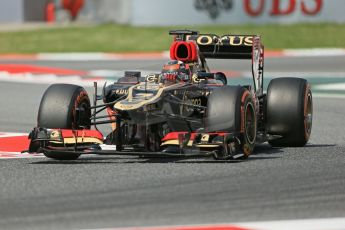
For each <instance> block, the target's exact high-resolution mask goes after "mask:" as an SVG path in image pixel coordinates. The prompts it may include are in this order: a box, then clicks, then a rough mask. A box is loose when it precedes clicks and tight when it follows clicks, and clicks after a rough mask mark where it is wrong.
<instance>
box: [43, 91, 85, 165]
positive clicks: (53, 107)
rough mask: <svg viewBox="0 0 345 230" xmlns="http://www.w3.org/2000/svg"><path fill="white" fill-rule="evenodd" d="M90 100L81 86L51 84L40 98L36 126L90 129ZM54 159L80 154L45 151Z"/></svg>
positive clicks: (75, 157) (71, 158) (69, 157)
mask: <svg viewBox="0 0 345 230" xmlns="http://www.w3.org/2000/svg"><path fill="white" fill-rule="evenodd" d="M90 117H91V110H90V100H89V96H88V94H87V92H86V90H85V89H84V88H83V87H80V86H77V85H70V84H53V85H51V86H49V88H48V89H47V90H46V91H45V92H44V94H43V97H42V99H41V103H40V107H39V111H38V118H37V126H38V127H41V128H49V129H90ZM44 155H45V156H46V157H49V158H52V159H56V160H75V159H77V158H78V157H79V156H80V154H77V153H73V152H69V153H63V154H62V153H51V152H45V153H44Z"/></svg>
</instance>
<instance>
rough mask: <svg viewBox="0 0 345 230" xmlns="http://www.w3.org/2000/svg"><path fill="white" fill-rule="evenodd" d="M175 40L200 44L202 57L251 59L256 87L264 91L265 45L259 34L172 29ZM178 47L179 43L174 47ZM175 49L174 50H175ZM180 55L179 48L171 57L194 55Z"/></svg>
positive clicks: (182, 57)
mask: <svg viewBox="0 0 345 230" xmlns="http://www.w3.org/2000/svg"><path fill="white" fill-rule="evenodd" d="M169 34H170V35H174V36H175V37H174V41H175V43H176V42H181V43H186V42H187V43H188V42H192V43H195V44H196V45H197V46H198V55H199V57H200V58H201V59H204V58H216V59H251V60H252V73H253V81H254V89H255V91H256V92H257V94H258V95H261V94H262V93H263V69H264V46H263V44H262V42H261V37H260V36H258V35H223V36H218V35H215V34H199V32H198V31H191V30H172V31H170V32H169ZM176 47H177V48H178V45H177V46H175V47H174V49H175V48H176ZM174 49H173V50H174ZM181 53H182V55H180V56H179V52H178V49H175V53H174V54H173V55H172V56H171V57H175V58H177V59H179V58H180V57H181V58H180V59H182V60H183V61H184V60H188V58H189V57H192V56H193V55H192V54H191V55H189V54H188V52H186V53H187V54H186V55H184V53H183V52H181ZM184 57H186V58H184Z"/></svg>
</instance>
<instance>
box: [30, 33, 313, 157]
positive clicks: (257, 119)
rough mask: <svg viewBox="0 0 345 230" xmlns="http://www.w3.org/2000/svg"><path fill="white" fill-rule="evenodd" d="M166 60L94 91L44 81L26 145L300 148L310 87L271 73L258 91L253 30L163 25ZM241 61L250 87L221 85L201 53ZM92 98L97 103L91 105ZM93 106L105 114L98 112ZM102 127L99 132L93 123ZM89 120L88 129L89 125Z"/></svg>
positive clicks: (195, 150)
mask: <svg viewBox="0 0 345 230" xmlns="http://www.w3.org/2000/svg"><path fill="white" fill-rule="evenodd" d="M170 35H173V36H174V41H173V42H172V45H171V47H170V58H171V60H170V61H169V62H168V63H166V64H165V65H164V66H163V69H162V71H161V72H159V73H154V74H150V75H147V76H141V72H138V71H125V73H124V76H122V77H121V78H119V80H118V81H117V82H115V83H113V84H111V85H108V86H104V87H103V90H102V94H101V95H99V94H98V93H97V83H95V84H94V91H95V92H94V96H93V103H92V105H91V103H90V99H89V96H88V94H87V92H86V91H85V89H84V88H82V87H80V86H77V85H70V84H53V85H51V86H50V87H49V88H48V89H47V90H46V91H45V93H44V95H43V97H42V100H41V103H40V107H39V111H38V119H37V120H38V123H37V127H36V128H34V130H33V131H32V132H31V133H30V135H29V138H30V139H31V143H30V148H29V152H43V153H44V155H45V156H47V157H49V158H53V159H58V160H72V159H77V158H78V157H79V156H80V155H81V154H113V155H137V156H140V157H151V156H174V157H197V156H211V157H214V158H215V159H223V160H226V159H237V158H246V157H248V156H249V155H250V154H251V153H252V152H253V150H254V147H255V145H256V144H257V143H263V142H266V141H267V142H268V143H269V144H271V145H272V146H304V145H305V144H306V143H307V142H308V140H309V137H310V133H311V127H312V113H313V112H312V109H313V105H312V93H311V89H310V86H309V84H308V82H307V81H306V80H304V79H300V78H276V79H273V80H271V82H270V83H269V86H268V89H267V93H264V89H263V68H264V47H263V45H262V43H261V39H260V37H259V36H248V35H225V36H221V37H219V36H217V35H213V34H199V32H197V31H189V30H175V31H170ZM208 58H218V59H251V60H252V74H253V84H252V85H228V83H227V77H226V76H225V74H224V73H222V72H211V71H210V69H209V67H208V66H207V63H206V59H208ZM99 101H102V103H99ZM101 112H103V113H104V112H106V113H104V114H105V115H104V114H101ZM101 124H111V128H112V129H111V130H112V131H111V132H110V133H109V134H107V135H106V136H103V134H102V133H101V132H100V131H99V130H98V125H101ZM91 127H94V129H91Z"/></svg>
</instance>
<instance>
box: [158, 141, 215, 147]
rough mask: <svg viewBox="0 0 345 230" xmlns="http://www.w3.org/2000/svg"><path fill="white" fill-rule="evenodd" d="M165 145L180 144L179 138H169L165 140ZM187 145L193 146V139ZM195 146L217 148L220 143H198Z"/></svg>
mask: <svg viewBox="0 0 345 230" xmlns="http://www.w3.org/2000/svg"><path fill="white" fill-rule="evenodd" d="M164 145H179V143H178V140H168V141H164V142H163V143H162V144H161V146H164ZM187 146H189V147H191V146H193V140H189V141H188V144H187ZM194 147H198V148H217V147H219V145H217V144H197V145H194Z"/></svg>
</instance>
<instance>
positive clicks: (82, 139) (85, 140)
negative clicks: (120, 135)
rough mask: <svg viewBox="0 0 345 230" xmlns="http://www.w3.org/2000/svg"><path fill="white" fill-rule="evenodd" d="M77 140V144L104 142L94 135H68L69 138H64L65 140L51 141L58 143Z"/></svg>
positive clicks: (73, 142) (68, 142)
mask: <svg viewBox="0 0 345 230" xmlns="http://www.w3.org/2000/svg"><path fill="white" fill-rule="evenodd" d="M76 141H77V144H90V143H94V144H103V141H101V140H100V139H98V138H94V137H78V138H74V137H68V138H64V142H61V141H50V142H52V143H56V144H63V143H65V144H75V143H76Z"/></svg>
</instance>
